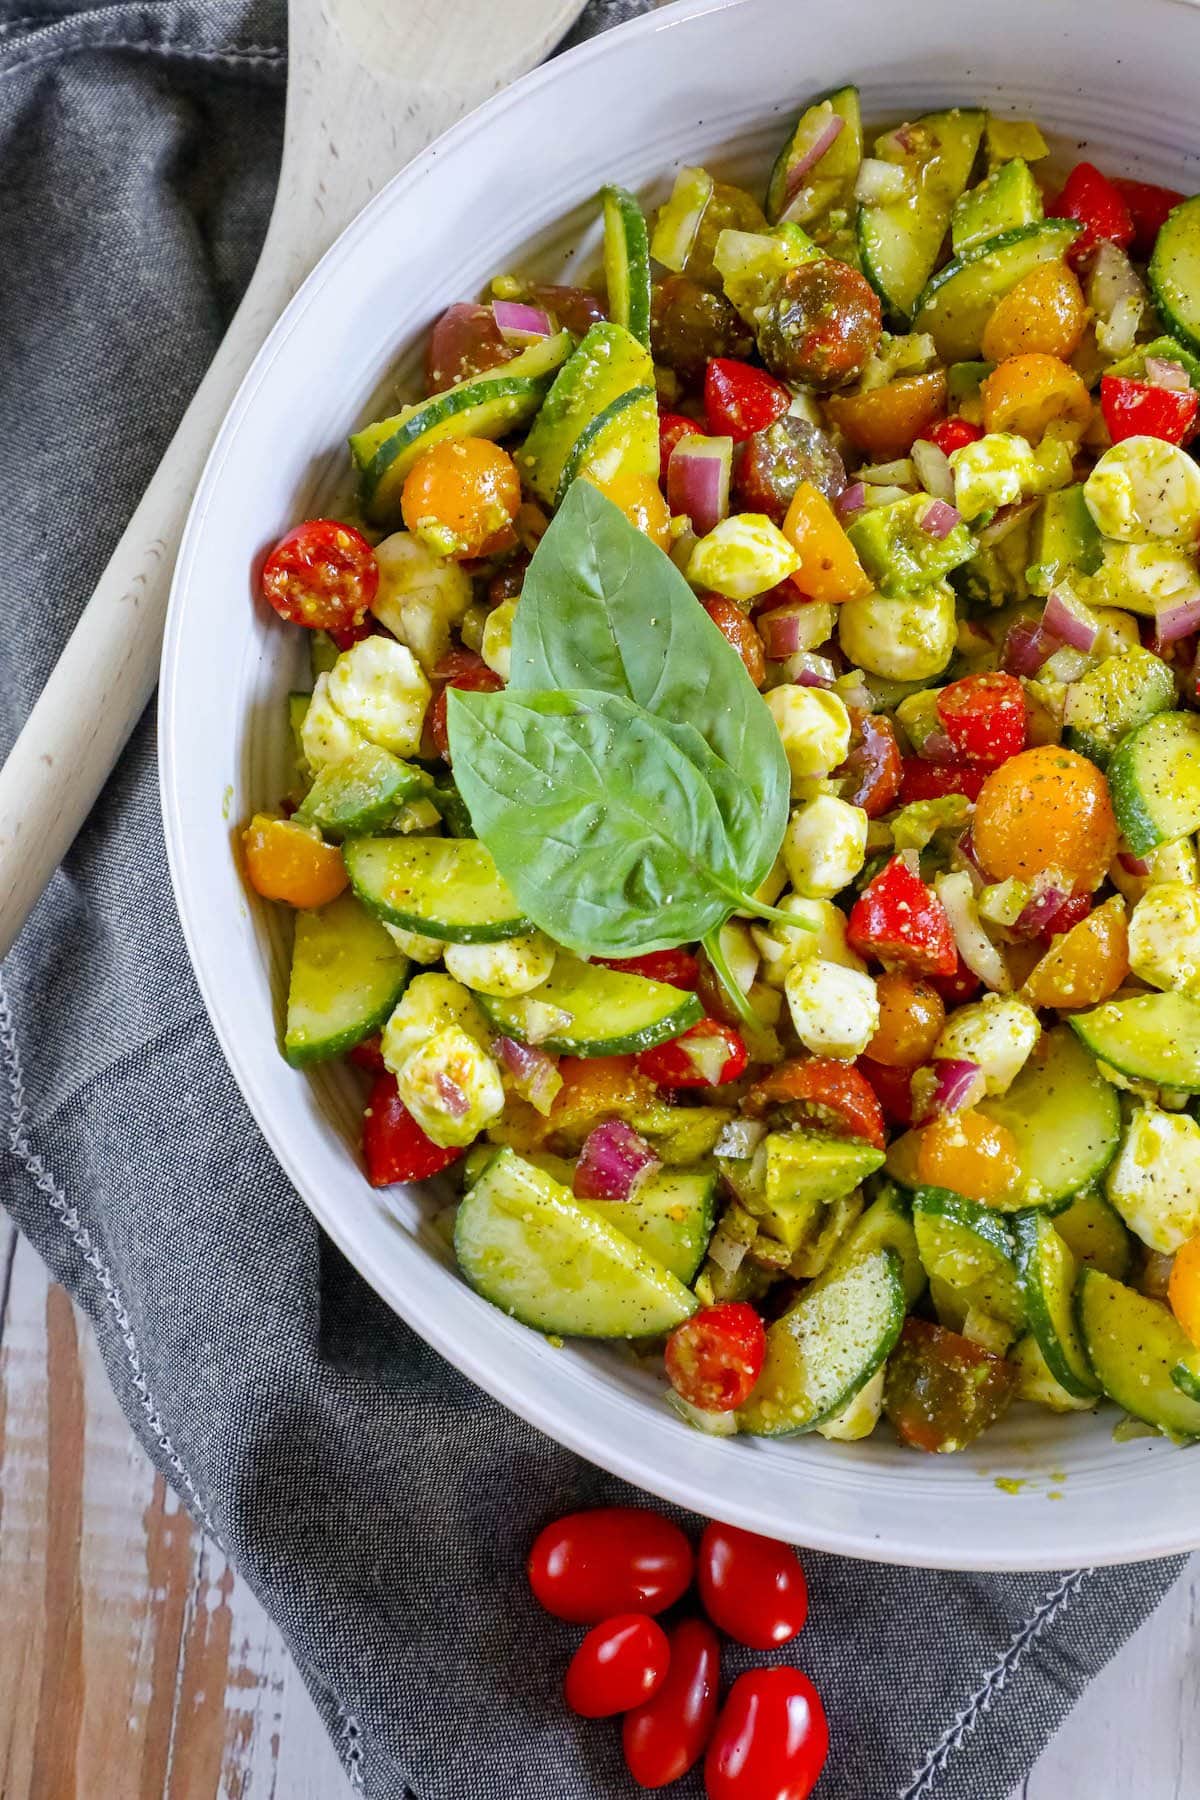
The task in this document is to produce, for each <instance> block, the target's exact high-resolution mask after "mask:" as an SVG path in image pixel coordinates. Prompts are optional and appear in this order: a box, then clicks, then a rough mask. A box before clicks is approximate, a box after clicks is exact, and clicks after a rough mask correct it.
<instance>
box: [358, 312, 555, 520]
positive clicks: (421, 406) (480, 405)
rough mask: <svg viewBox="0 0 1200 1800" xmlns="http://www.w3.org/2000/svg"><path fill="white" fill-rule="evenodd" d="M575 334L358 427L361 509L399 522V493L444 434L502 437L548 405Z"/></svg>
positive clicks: (545, 341) (536, 347)
mask: <svg viewBox="0 0 1200 1800" xmlns="http://www.w3.org/2000/svg"><path fill="white" fill-rule="evenodd" d="M574 341H575V340H574V338H572V336H571V334H570V332H568V331H560V332H558V333H557V334H556V335H555V336H554V337H549V338H545V339H543V340H542V341H541V342H540V343H537V344H531V345H530V346H529V348H528V350H522V352H521V354H520V355H519V356H514V357H513V359H512V361H511V362H507V363H504V364H503V365H502V366H501V367H500V368H499V369H496V370H494V371H491V372H488V373H487V374H483V375H472V376H471V377H470V378H469V379H468V380H466V381H460V382H459V384H458V386H457V387H452V388H447V389H446V390H445V392H444V393H441V394H434V395H432V396H431V397H430V398H429V399H428V400H422V401H420V402H419V403H418V404H417V405H416V406H406V407H405V408H404V409H403V411H402V412H398V413H396V414H395V415H394V416H393V417H392V418H390V419H381V420H380V421H379V422H378V423H377V424H375V425H368V426H366V427H364V429H363V430H362V431H356V432H355V433H354V435H353V436H352V437H351V439H350V454H351V456H352V457H353V458H354V463H355V466H356V468H357V469H358V470H359V474H360V477H361V489H362V504H363V510H364V512H365V513H366V515H367V517H368V519H371V520H373V521H374V523H375V524H377V525H393V524H398V523H399V521H400V491H401V489H402V488H403V486H404V481H405V477H406V476H407V474H408V472H409V470H410V469H411V468H412V466H413V464H414V463H415V462H416V461H417V459H418V457H421V456H424V454H425V452H426V451H427V450H431V449H432V448H433V446H434V445H435V444H439V443H441V442H442V440H443V439H444V438H455V437H484V438H502V437H506V436H507V435H508V433H509V432H510V431H515V430H516V429H517V427H518V426H520V425H524V424H526V423H527V422H528V421H529V420H530V419H532V418H533V415H534V414H535V413H536V412H537V410H538V408H539V407H540V405H541V404H542V399H543V396H544V395H545V393H546V391H547V389H548V388H549V386H550V382H551V378H552V377H553V375H554V372H555V370H556V369H558V368H560V367H561V366H562V364H563V363H564V362H565V361H566V359H567V357H568V355H569V354H570V350H571V346H572V344H573V343H574Z"/></svg>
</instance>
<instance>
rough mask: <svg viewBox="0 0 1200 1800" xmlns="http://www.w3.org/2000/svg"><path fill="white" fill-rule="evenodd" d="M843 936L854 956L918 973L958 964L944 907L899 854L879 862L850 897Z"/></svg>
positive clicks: (945, 972) (943, 971)
mask: <svg viewBox="0 0 1200 1800" xmlns="http://www.w3.org/2000/svg"><path fill="white" fill-rule="evenodd" d="M846 941H847V943H848V944H849V945H850V948H851V949H852V950H855V951H857V952H858V954H859V956H871V957H875V958H877V959H878V961H880V962H882V963H886V964H887V965H888V967H889V968H900V969H911V970H912V971H913V972H914V973H915V974H917V975H953V973H954V971H955V969H956V968H957V966H958V951H957V950H956V949H955V946H954V933H953V931H952V930H951V928H950V920H949V919H948V918H947V916H946V909H945V907H944V906H943V905H942V903H941V901H940V900H939V899H938V897H937V895H936V894H935V893H933V892H932V890H931V889H929V888H927V887H926V885H925V883H924V882H923V881H922V880H921V877H920V876H919V875H914V874H913V872H912V870H911V869H910V868H909V866H908V864H907V863H906V862H905V861H904V860H903V858H902V857H899V856H893V858H892V860H891V861H890V862H888V863H885V864H884V866H883V868H882V869H881V870H880V871H879V873H878V875H876V877H875V879H874V880H873V881H871V882H869V883H868V884H867V886H866V887H865V888H864V889H863V891H862V893H861V894H860V896H859V898H858V899H857V900H856V901H855V902H854V905H853V906H852V907H851V909H850V917H849V920H848V921H847V924H846Z"/></svg>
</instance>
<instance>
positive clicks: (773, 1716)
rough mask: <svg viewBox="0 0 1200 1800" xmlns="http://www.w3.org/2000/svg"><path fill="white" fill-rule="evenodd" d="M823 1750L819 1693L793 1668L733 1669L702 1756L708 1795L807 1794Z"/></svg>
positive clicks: (781, 1797)
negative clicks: (732, 1678) (742, 1672)
mask: <svg viewBox="0 0 1200 1800" xmlns="http://www.w3.org/2000/svg"><path fill="white" fill-rule="evenodd" d="M828 1755H829V1726H828V1725H827V1724H826V1721H825V1708H824V1707H823V1706H822V1705H821V1696H820V1695H819V1694H818V1693H817V1690H816V1688H815V1687H814V1686H813V1684H812V1682H811V1681H810V1680H809V1679H808V1676H807V1675H802V1674H801V1672H800V1670H799V1669H788V1668H777V1669H752V1670H751V1671H750V1673H749V1674H748V1675H739V1676H738V1678H737V1680H736V1681H735V1682H734V1684H733V1686H732V1688H731V1689H730V1691H729V1698H728V1700H726V1702H725V1705H724V1707H723V1709H722V1712H721V1716H720V1718H719V1719H718V1720H717V1729H716V1731H715V1732H714V1733H713V1737H712V1742H711V1743H710V1744H709V1746H708V1755H707V1756H706V1757H705V1759H704V1791H705V1793H706V1794H707V1795H708V1800H808V1795H809V1794H811V1793H812V1791H813V1788H814V1787H815V1786H816V1783H817V1780H818V1777H819V1776H820V1773H821V1770H822V1769H823V1768H824V1767H825V1759H826V1757H827V1756H828Z"/></svg>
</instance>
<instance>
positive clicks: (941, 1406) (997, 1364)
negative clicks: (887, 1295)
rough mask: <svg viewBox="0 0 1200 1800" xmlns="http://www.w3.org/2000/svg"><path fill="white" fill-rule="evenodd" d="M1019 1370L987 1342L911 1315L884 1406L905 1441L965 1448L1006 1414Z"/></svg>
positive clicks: (915, 1445)
mask: <svg viewBox="0 0 1200 1800" xmlns="http://www.w3.org/2000/svg"><path fill="white" fill-rule="evenodd" d="M1015 1381H1016V1370H1015V1369H1014V1368H1013V1365H1012V1364H1011V1363H1009V1362H1005V1360H1004V1358H1003V1357H1002V1356H994V1355H993V1354H992V1352H991V1351H990V1350H985V1349H984V1348H983V1346H982V1345H981V1344H976V1343H972V1341H971V1339H970V1338H965V1337H960V1336H959V1334H958V1333H957V1332H956V1331H947V1330H946V1328H945V1326H943V1325H933V1324H931V1323H930V1321H929V1320H928V1319H914V1318H908V1319H906V1320H905V1321H904V1330H903V1331H902V1332H901V1334H900V1342H899V1344H898V1345H897V1346H896V1348H895V1350H894V1351H893V1352H892V1357H891V1360H890V1362H889V1363H888V1372H887V1380H886V1384H885V1386H884V1400H883V1403H884V1407H885V1408H886V1411H887V1416H888V1418H889V1419H890V1420H891V1422H892V1424H893V1425H894V1426H895V1428H896V1434H897V1436H898V1437H899V1439H900V1441H901V1443H903V1444H911V1445H912V1447H913V1448H914V1449H915V1450H928V1451H931V1452H940V1451H948V1450H961V1449H962V1447H963V1445H964V1444H969V1443H970V1442H971V1440H972V1438H976V1437H978V1436H979V1433H980V1432H981V1431H983V1430H984V1429H985V1427H987V1426H988V1425H992V1424H994V1423H995V1421H996V1420H997V1419H998V1418H999V1417H1000V1415H1001V1413H1003V1412H1004V1410H1005V1408H1006V1407H1007V1406H1008V1403H1009V1401H1010V1400H1011V1399H1012V1397H1013V1390H1014V1386H1015Z"/></svg>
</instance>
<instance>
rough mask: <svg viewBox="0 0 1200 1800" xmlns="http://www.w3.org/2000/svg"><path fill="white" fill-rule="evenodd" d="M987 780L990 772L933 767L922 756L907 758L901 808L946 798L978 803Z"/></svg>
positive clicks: (949, 765) (958, 765) (965, 767)
mask: <svg viewBox="0 0 1200 1800" xmlns="http://www.w3.org/2000/svg"><path fill="white" fill-rule="evenodd" d="M987 777H988V772H987V770H986V769H972V768H969V767H968V765H967V764H966V763H930V762H925V761H924V760H923V759H922V758H921V757H919V756H906V757H905V758H904V774H903V776H902V777H901V781H900V804H901V805H902V806H911V805H912V804H913V802H914V801H917V800H940V799H942V797H943V796H944V795H945V794H962V795H963V796H964V797H965V798H966V799H968V800H978V798H979V793H980V789H981V788H982V787H983V784H984V782H985V781H986V780H987Z"/></svg>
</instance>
